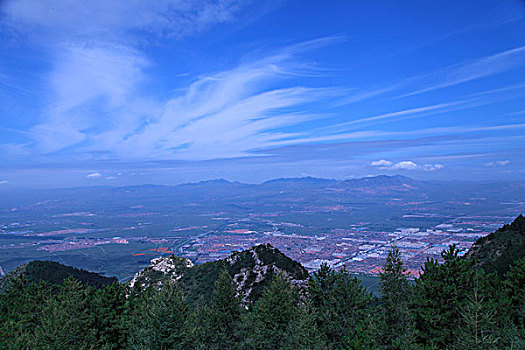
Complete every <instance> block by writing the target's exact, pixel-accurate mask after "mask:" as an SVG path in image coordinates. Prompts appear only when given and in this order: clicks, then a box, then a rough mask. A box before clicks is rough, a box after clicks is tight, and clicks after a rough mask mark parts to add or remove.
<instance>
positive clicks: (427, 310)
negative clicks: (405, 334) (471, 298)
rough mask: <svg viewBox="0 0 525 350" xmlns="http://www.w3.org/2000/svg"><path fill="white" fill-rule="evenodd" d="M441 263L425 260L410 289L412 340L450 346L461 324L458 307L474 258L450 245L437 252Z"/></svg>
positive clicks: (463, 298) (470, 283)
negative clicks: (412, 287) (412, 293)
mask: <svg viewBox="0 0 525 350" xmlns="http://www.w3.org/2000/svg"><path fill="white" fill-rule="evenodd" d="M441 256H442V257H443V259H444V262H443V263H442V264H440V263H438V262H437V261H436V260H430V259H429V260H427V262H426V263H425V266H424V267H423V269H422V270H423V273H422V275H421V277H420V278H419V279H417V280H416V286H415V289H414V299H413V300H414V308H415V313H414V317H415V319H414V324H415V333H416V341H417V342H418V343H420V344H424V345H436V346H438V347H440V348H447V347H453V346H454V345H455V344H456V343H457V341H458V339H459V336H458V332H459V330H460V327H461V320H462V318H461V312H462V311H461V310H462V309H461V307H463V306H464V305H465V302H466V300H467V294H468V292H469V291H471V290H472V288H473V281H474V278H473V277H474V273H475V269H474V268H473V265H474V261H473V260H466V259H462V258H460V257H458V250H457V249H456V247H455V246H454V245H452V246H450V247H449V249H448V250H445V251H443V252H442V253H441Z"/></svg>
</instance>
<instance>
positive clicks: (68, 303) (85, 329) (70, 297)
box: [30, 278, 97, 350]
mask: <svg viewBox="0 0 525 350" xmlns="http://www.w3.org/2000/svg"><path fill="white" fill-rule="evenodd" d="M91 298H92V290H91V289H90V288H85V287H84V286H83V285H82V283H81V282H79V281H76V280H74V279H71V278H68V279H66V280H65V281H64V285H63V286H62V287H61V288H60V291H59V292H58V294H56V295H51V296H50V297H49V298H47V301H46V304H45V305H44V307H43V308H42V310H41V314H40V317H39V323H38V325H37V327H36V328H35V330H34V338H33V339H31V340H30V343H31V344H32V345H33V347H34V348H35V349H57V350H61V349H63V350H69V349H79V350H80V349H95V348H97V341H96V334H95V330H94V328H93V327H92V324H91V318H90V310H89V305H90V302H91Z"/></svg>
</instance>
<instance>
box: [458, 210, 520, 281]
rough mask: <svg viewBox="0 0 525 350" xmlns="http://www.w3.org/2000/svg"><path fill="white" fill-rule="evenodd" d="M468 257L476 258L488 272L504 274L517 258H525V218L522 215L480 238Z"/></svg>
mask: <svg viewBox="0 0 525 350" xmlns="http://www.w3.org/2000/svg"><path fill="white" fill-rule="evenodd" d="M466 257H467V258H475V259H476V260H477V261H478V266H479V267H482V268H483V269H484V270H485V271H486V272H497V273H499V274H501V275H502V274H504V273H505V272H507V271H508V269H509V267H510V266H511V265H513V264H514V263H515V262H516V260H518V259H520V258H525V218H524V217H523V216H522V215H520V216H518V217H517V218H516V219H515V220H514V221H513V222H512V223H511V224H510V225H504V226H503V227H502V228H500V229H498V230H497V231H495V232H493V233H491V234H490V235H488V236H485V237H482V238H480V239H478V240H477V241H476V242H475V243H474V244H473V245H472V247H471V248H470V250H469V252H468V253H467V254H466Z"/></svg>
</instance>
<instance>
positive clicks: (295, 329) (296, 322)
mask: <svg viewBox="0 0 525 350" xmlns="http://www.w3.org/2000/svg"><path fill="white" fill-rule="evenodd" d="M287 333H288V339H287V341H286V343H285V344H284V346H283V349H286V350H323V349H326V343H325V342H324V340H323V336H322V334H321V332H320V331H319V329H318V327H317V324H316V315H315V312H314V309H313V308H312V306H311V304H310V302H309V301H306V302H305V303H302V304H300V305H299V307H298V310H297V315H296V316H295V317H294V318H293V319H292V320H291V322H290V323H289V325H288V332H287Z"/></svg>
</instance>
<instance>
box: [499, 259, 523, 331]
mask: <svg viewBox="0 0 525 350" xmlns="http://www.w3.org/2000/svg"><path fill="white" fill-rule="evenodd" d="M503 288H504V294H505V297H506V301H507V304H508V305H507V313H508V315H509V317H510V319H511V321H512V322H513V323H514V324H515V325H516V326H518V327H520V328H525V258H522V259H519V260H517V261H516V264H515V265H514V266H512V267H511V268H510V270H509V272H507V274H506V275H505V279H504V281H503Z"/></svg>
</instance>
